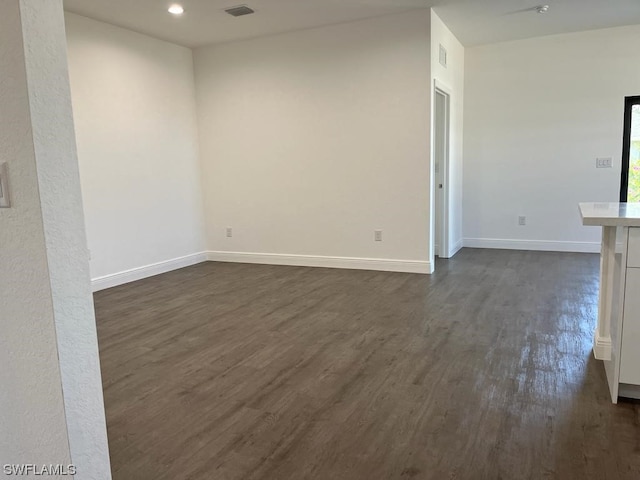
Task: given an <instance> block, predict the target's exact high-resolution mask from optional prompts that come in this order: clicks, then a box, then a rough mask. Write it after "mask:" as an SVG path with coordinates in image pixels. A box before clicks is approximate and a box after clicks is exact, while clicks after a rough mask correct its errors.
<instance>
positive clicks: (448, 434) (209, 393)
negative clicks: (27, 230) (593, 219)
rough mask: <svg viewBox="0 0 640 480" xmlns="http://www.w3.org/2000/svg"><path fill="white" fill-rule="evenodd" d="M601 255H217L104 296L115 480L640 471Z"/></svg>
mask: <svg viewBox="0 0 640 480" xmlns="http://www.w3.org/2000/svg"><path fill="white" fill-rule="evenodd" d="M597 277H598V258H597V256H595V255H588V254H562V253H542V252H515V251H499V250H493V251H491V250H472V249H465V250H463V251H461V252H460V253H459V254H458V255H457V256H456V257H455V258H453V259H451V260H448V261H440V262H438V264H437V272H436V274H435V275H432V276H421V275H413V274H402V273H382V272H368V271H347V270H331V269H311V268H302V267H275V266H258V265H240V264H222V263H206V264H201V265H196V266H193V267H189V268H185V269H182V270H178V271H175V272H171V273H168V274H165V275H161V276H157V277H154V278H150V279H147V280H143V281H140V282H136V283H133V284H128V285H124V286H121V287H117V288H113V289H110V290H107V291H103V292H99V293H98V294H96V296H95V300H96V308H97V317H98V330H99V340H100V355H101V359H102V372H103V378H104V389H105V403H106V410H107V423H108V430H109V442H110V449H111V459H112V468H113V475H114V480H147V479H148V480H163V479H166V480H226V479H238V480H239V479H242V480H251V479H254V480H255V479H269V480H288V479H290V480H301V479H322V480H338V479H345V480H360V479H362V480H376V479H409V478H414V479H434V480H436V479H437V480H442V479H505V480H515V479H542V478H554V479H562V480H573V479H580V480H583V479H597V480H602V479H611V480H618V479H620V480H624V479H636V480H637V479H639V478H640V406H639V405H638V403H632V402H625V403H621V404H619V405H612V404H611V403H610V399H609V394H608V391H607V386H606V382H605V376H604V369H603V366H602V364H601V362H598V361H596V360H594V359H593V358H592V356H591V354H590V346H591V337H592V332H593V329H594V324H595V316H596V309H597V293H598V292H597V288H598V284H597Z"/></svg>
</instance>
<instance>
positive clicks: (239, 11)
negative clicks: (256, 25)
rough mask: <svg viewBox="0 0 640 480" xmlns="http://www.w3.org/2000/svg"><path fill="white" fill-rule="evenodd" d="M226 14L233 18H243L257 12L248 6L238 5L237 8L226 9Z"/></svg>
mask: <svg viewBox="0 0 640 480" xmlns="http://www.w3.org/2000/svg"><path fill="white" fill-rule="evenodd" d="M224 11H225V12H227V13H228V14H229V15H231V16H233V17H241V16H243V15H251V14H252V13H254V12H255V10H253V9H251V8H249V7H247V6H246V5H238V6H237V7H231V8H225V9H224Z"/></svg>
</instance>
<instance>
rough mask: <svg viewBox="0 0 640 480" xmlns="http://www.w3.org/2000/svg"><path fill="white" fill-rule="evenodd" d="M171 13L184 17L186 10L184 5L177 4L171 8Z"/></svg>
mask: <svg viewBox="0 0 640 480" xmlns="http://www.w3.org/2000/svg"><path fill="white" fill-rule="evenodd" d="M169 13H171V14H173V15H182V14H183V13H184V8H183V7H182V5H178V4H177V3H176V4H174V5H171V6H170V7H169Z"/></svg>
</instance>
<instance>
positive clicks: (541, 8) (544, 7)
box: [536, 5, 549, 13]
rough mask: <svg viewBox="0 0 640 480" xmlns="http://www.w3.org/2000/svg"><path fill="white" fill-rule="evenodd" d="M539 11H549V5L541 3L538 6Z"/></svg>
mask: <svg viewBox="0 0 640 480" xmlns="http://www.w3.org/2000/svg"><path fill="white" fill-rule="evenodd" d="M536 11H537V12H538V13H547V12H548V11H549V5H540V6H539V7H537V8H536Z"/></svg>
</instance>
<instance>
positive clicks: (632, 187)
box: [620, 96, 640, 203]
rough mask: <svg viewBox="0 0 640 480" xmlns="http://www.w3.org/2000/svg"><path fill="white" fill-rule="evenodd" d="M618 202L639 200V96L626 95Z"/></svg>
mask: <svg viewBox="0 0 640 480" xmlns="http://www.w3.org/2000/svg"><path fill="white" fill-rule="evenodd" d="M622 142H623V144H622V178H621V181H620V202H623V203H624V202H640V96H636V97H626V98H625V102H624V133H623V140H622Z"/></svg>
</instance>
